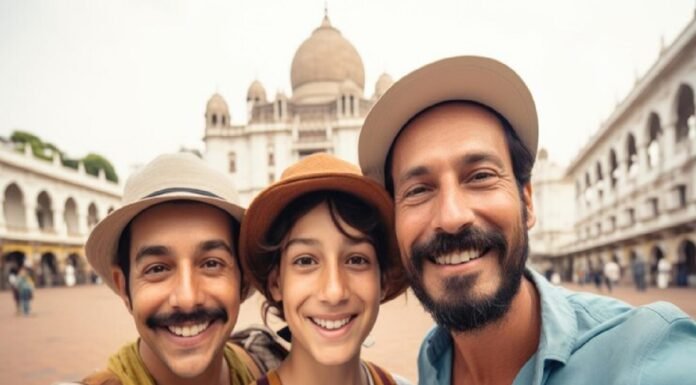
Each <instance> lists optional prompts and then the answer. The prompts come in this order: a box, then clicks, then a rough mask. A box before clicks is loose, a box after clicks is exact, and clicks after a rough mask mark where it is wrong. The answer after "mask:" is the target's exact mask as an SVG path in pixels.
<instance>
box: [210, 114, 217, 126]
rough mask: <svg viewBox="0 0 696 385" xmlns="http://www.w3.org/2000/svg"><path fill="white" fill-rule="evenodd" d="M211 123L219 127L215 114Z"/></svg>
mask: <svg viewBox="0 0 696 385" xmlns="http://www.w3.org/2000/svg"><path fill="white" fill-rule="evenodd" d="M210 121H211V122H212V124H213V126H215V125H217V115H216V114H213V117H212V118H211V119H210Z"/></svg>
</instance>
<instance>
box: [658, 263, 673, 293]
mask: <svg viewBox="0 0 696 385" xmlns="http://www.w3.org/2000/svg"><path fill="white" fill-rule="evenodd" d="M671 274H672V263H671V262H670V261H669V260H668V259H667V258H661V259H660V261H659V262H658V263H657V287H659V288H660V289H666V288H667V286H669V279H670V276H671Z"/></svg>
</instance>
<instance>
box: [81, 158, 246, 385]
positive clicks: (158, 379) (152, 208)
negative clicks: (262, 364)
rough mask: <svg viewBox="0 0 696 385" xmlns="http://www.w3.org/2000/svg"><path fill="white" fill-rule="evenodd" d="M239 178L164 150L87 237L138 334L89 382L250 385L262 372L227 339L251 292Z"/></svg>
mask: <svg viewBox="0 0 696 385" xmlns="http://www.w3.org/2000/svg"><path fill="white" fill-rule="evenodd" d="M243 214H244V209H243V208H242V207H240V206H239V204H238V203H237V192H236V190H235V189H234V187H233V183H232V181H231V180H230V179H229V178H228V177H227V176H226V175H224V174H221V173H219V172H217V171H215V170H213V169H212V168H210V167H209V166H208V165H206V164H205V162H203V161H202V160H201V159H199V158H197V157H196V156H194V155H191V154H185V153H180V154H172V155H162V156H160V157H158V158H156V159H154V160H153V161H152V162H150V163H149V164H147V165H146V166H145V167H144V168H143V169H142V170H140V171H139V172H137V173H135V174H134V175H132V176H131V177H130V178H129V179H128V181H127V182H126V185H125V189H124V194H123V206H121V207H120V208H119V209H117V210H115V211H113V212H111V213H110V214H109V215H108V216H107V217H106V218H104V219H103V220H102V221H101V222H100V223H99V224H98V225H97V226H96V227H95V228H94V230H93V231H92V233H91V234H90V236H89V239H88V240H87V244H86V254H87V259H88V260H89V263H90V264H91V265H92V267H93V268H94V270H95V271H96V272H97V273H98V274H99V275H100V276H101V278H102V279H103V280H104V282H105V283H106V284H107V285H108V286H109V288H111V289H112V290H113V291H114V292H115V293H116V294H117V295H119V296H120V297H121V299H122V300H123V302H124V304H125V306H126V308H127V309H128V311H129V312H130V314H131V316H132V317H133V321H134V322H135V327H136V329H137V331H138V334H139V336H140V337H139V339H138V340H137V341H136V342H134V343H130V344H128V345H126V346H124V347H123V348H122V349H121V350H120V351H118V352H117V353H116V354H114V355H113V356H112V357H111V358H110V359H109V362H108V366H107V370H105V371H102V372H98V373H96V374H93V375H91V376H89V377H88V378H86V379H85V380H83V382H84V383H86V384H123V385H154V384H160V385H162V384H216V385H222V384H225V385H228V384H232V385H246V384H247V383H249V382H251V381H252V380H253V379H254V377H255V376H254V375H253V374H252V373H255V371H254V370H253V369H252V368H251V367H250V366H249V365H247V364H246V362H249V361H247V358H248V357H244V352H243V351H240V350H238V349H234V348H233V347H232V346H231V345H230V344H228V343H227V341H228V338H229V335H230V332H231V331H232V329H233V327H234V326H235V323H236V321H237V315H238V312H239V307H240V304H241V302H242V301H244V299H245V298H246V297H247V294H248V293H249V286H248V283H247V280H246V279H245V277H244V275H243V274H242V271H241V269H240V265H239V260H238V253H237V249H238V246H237V240H238V236H239V228H240V222H241V220H242V216H243Z"/></svg>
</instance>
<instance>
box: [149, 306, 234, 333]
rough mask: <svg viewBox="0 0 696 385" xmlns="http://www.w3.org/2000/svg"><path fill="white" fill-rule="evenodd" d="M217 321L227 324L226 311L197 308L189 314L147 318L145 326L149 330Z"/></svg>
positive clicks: (174, 313)
mask: <svg viewBox="0 0 696 385" xmlns="http://www.w3.org/2000/svg"><path fill="white" fill-rule="evenodd" d="M218 319H219V320H221V321H222V323H225V322H227V320H228V319H229V316H228V315H227V310H225V309H223V308H213V309H205V308H198V309H196V310H194V311H192V312H189V313H185V312H181V311H174V312H171V313H160V314H153V315H151V316H149V317H147V319H146V320H145V324H146V325H147V327H149V328H150V329H155V328H161V327H167V326H172V325H181V324H184V323H204V322H210V321H216V320H218Z"/></svg>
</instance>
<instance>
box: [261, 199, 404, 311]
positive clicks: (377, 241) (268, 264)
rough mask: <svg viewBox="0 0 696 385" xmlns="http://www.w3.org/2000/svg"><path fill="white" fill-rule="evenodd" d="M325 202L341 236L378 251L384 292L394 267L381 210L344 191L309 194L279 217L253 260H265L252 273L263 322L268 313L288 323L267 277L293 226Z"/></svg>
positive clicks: (289, 206)
mask: <svg viewBox="0 0 696 385" xmlns="http://www.w3.org/2000/svg"><path fill="white" fill-rule="evenodd" d="M322 203H326V205H327V206H328V208H329V214H330V215H331V221H332V222H333V224H334V226H336V228H337V229H338V231H340V232H341V234H343V235H344V236H346V237H347V238H349V239H352V240H365V241H367V242H369V243H370V244H372V246H373V247H374V248H375V252H376V254H377V261H378V264H379V268H380V277H381V284H382V288H383V289H384V277H385V275H386V273H387V270H388V269H389V268H390V267H391V266H390V264H391V262H390V260H389V257H388V239H389V237H388V233H387V228H386V225H385V223H384V221H383V220H381V219H380V216H379V211H378V210H377V209H376V208H374V207H372V206H371V205H369V204H368V203H366V202H365V201H364V200H362V199H360V198H357V197H355V196H353V195H351V194H348V193H345V192H342V191H333V190H321V191H314V192H310V193H307V194H305V195H302V196H300V197H299V198H297V199H295V200H294V201H292V202H291V203H290V204H288V205H287V206H286V207H285V208H284V209H283V210H282V211H281V212H280V213H279V214H278V216H277V217H276V219H275V220H274V222H273V224H272V225H271V227H269V230H268V231H267V232H266V234H265V236H264V243H263V244H262V245H260V246H261V247H260V248H261V249H262V251H261V252H260V253H259V255H256V256H254V257H253V258H257V259H258V260H260V261H262V263H257V264H252V265H251V267H250V270H251V274H253V275H254V276H255V277H256V278H257V279H258V281H259V282H260V283H261V286H262V290H261V291H262V294H263V295H264V296H265V297H266V301H265V302H264V304H263V306H262V310H261V312H262V317H263V320H264V322H267V318H268V313H271V314H274V315H276V316H278V317H279V318H281V319H282V320H285V314H284V313H283V304H282V301H275V300H273V296H272V295H271V292H270V290H269V285H268V283H269V282H268V278H269V276H270V274H271V273H272V272H273V270H274V269H277V268H279V266H280V259H281V254H282V252H283V249H284V246H285V244H284V243H285V238H286V237H287V235H288V233H289V232H290V230H291V229H292V227H293V226H294V225H295V223H296V222H297V221H298V220H299V219H300V218H302V217H303V216H305V215H306V214H307V213H308V212H310V211H311V210H312V209H314V208H315V207H317V206H319V205H321V204H322ZM339 219H340V220H339ZM341 220H342V221H343V222H344V223H345V225H348V226H350V227H352V228H354V229H356V230H358V231H359V232H360V233H361V234H362V236H359V237H355V236H353V235H351V234H349V233H348V231H347V230H346V228H345V225H344V224H342V223H341Z"/></svg>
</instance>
